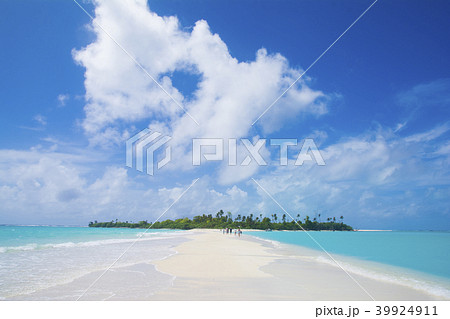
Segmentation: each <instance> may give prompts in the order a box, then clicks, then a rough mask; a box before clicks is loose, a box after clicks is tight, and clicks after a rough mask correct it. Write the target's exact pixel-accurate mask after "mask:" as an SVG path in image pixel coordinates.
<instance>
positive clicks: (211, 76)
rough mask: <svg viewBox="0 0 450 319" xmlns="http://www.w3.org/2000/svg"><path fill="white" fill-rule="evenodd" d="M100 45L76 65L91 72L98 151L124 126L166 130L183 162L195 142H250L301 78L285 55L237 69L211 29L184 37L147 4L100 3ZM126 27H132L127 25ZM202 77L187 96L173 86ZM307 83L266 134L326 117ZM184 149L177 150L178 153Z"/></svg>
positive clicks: (198, 26)
mask: <svg viewBox="0 0 450 319" xmlns="http://www.w3.org/2000/svg"><path fill="white" fill-rule="evenodd" d="M95 4H96V8H95V23H93V24H92V26H91V28H92V31H93V32H94V33H95V35H96V40H95V41H94V42H92V43H91V44H89V45H88V46H87V47H85V48H82V49H79V50H75V51H74V52H73V56H74V59H75V60H76V61H77V62H78V63H79V64H80V65H82V66H83V67H84V68H85V69H86V72H85V88H86V99H87V104H86V106H85V113H86V117H85V119H84V120H83V123H82V126H83V128H84V130H85V132H86V134H87V135H88V137H89V138H90V139H91V142H93V143H94V144H105V142H104V140H105V139H108V136H110V134H105V132H107V131H108V130H110V132H111V130H114V132H115V133H114V134H111V135H112V136H113V140H116V138H115V136H121V135H122V134H123V132H122V131H123V130H124V126H123V123H127V124H130V123H133V122H136V121H141V120H147V121H149V122H152V125H151V127H159V126H164V127H166V128H168V131H169V132H170V134H171V135H172V137H173V141H174V142H173V143H174V152H175V153H176V154H178V156H177V158H183V154H185V153H186V152H188V149H189V144H190V143H189V139H191V138H192V137H212V138H213V137H233V138H239V137H243V136H246V135H247V134H248V132H249V130H250V128H251V124H252V122H253V121H254V120H255V119H256V118H257V117H258V116H259V115H260V114H261V113H262V112H263V111H264V110H265V108H266V107H267V106H269V105H270V104H271V103H272V102H273V101H274V100H275V99H276V98H277V97H278V96H279V95H280V94H281V93H282V92H283V91H284V90H285V89H286V88H287V87H288V86H289V85H290V84H291V83H292V82H293V81H294V80H295V79H296V78H297V77H298V76H299V74H300V73H299V72H300V71H301V70H297V69H293V68H291V67H290V66H289V63H288V61H287V60H286V58H284V57H283V56H282V55H281V54H278V53H276V54H269V53H268V52H267V51H266V50H265V49H263V48H262V49H260V50H258V51H257V52H256V56H255V60H253V61H246V62H243V61H238V60H237V59H236V58H234V57H233V56H231V54H230V52H229V50H228V47H227V45H226V44H225V43H224V42H223V41H222V39H221V38H220V36H219V35H218V34H214V33H213V32H212V31H211V29H210V26H209V25H208V23H207V22H206V21H204V20H200V21H197V22H196V23H195V26H194V27H193V28H192V31H190V32H188V31H184V29H183V28H182V26H181V25H180V23H179V21H178V19H177V18H176V17H173V16H172V17H161V16H159V15H157V14H156V13H154V12H152V11H150V9H149V8H148V7H147V1H145V0H139V1H117V0H115V1H105V0H98V1H96V2H95ZM125 21H126V23H125ZM99 25H100V26H102V28H103V29H104V30H107V32H108V33H109V34H110V35H111V36H112V37H113V38H114V40H115V41H117V43H119V44H120V46H122V48H124V49H125V50H126V51H127V52H128V53H129V54H130V55H132V56H133V58H134V59H135V60H136V61H138V62H139V64H141V66H142V67H143V68H145V70H146V71H148V73H149V74H150V75H151V76H152V77H154V79H156V80H157V81H158V82H159V83H160V84H161V86H162V87H163V88H164V90H166V91H167V92H168V93H169V94H170V95H171V96H172V97H173V98H174V99H175V100H176V101H178V103H179V104H180V105H182V106H183V108H185V110H187V112H189V114H191V115H192V116H193V117H194V118H195V119H196V121H198V123H199V124H200V125H199V126H198V125H197V124H196V123H195V122H194V121H193V120H192V119H191V118H190V116H189V115H188V114H186V113H185V112H184V111H183V110H182V109H180V108H179V107H178V106H177V105H176V103H174V102H173V101H172V100H171V98H170V97H169V96H168V95H167V94H165V93H164V91H163V90H162V89H161V88H160V87H158V85H156V84H155V83H154V81H153V80H152V79H151V78H150V77H149V76H148V75H147V74H145V72H143V70H142V69H141V68H140V67H139V66H137V65H136V63H135V62H134V61H133V60H132V59H131V58H130V57H129V56H128V55H127V53H125V52H124V51H123V50H122V49H121V48H120V47H119V46H118V45H117V44H116V43H115V42H114V41H113V40H112V39H111V38H110V37H109V36H108V35H107V34H106V33H105V32H104V31H103V30H102V29H101V28H100V27H99ZM175 71H176V72H181V73H186V74H194V75H196V76H198V78H199V81H198V83H197V89H196V90H195V91H194V92H193V93H192V96H191V97H189V98H188V97H187V96H184V95H183V94H182V93H181V92H180V90H178V89H177V88H176V87H175V86H174V85H173V84H172V79H171V76H172V75H173V73H174V72H175ZM307 82H308V80H307V79H304V80H300V81H299V82H298V84H297V85H295V86H294V87H293V88H292V89H291V90H290V91H289V92H288V93H287V94H286V95H285V96H284V97H283V98H281V99H280V101H279V102H278V103H277V105H276V106H274V107H273V109H272V110H271V111H270V116H264V117H263V118H262V119H261V120H260V124H261V126H262V127H263V129H264V130H265V132H273V131H276V130H277V129H279V125H280V123H281V122H282V121H285V120H286V119H287V118H291V119H292V118H295V116H297V115H298V114H300V113H301V114H315V115H320V114H323V113H325V112H326V111H327V108H326V102H325V101H326V98H327V96H326V94H325V93H323V92H321V91H318V90H314V89H312V88H310V87H309V86H308V83H307ZM177 146H178V147H177Z"/></svg>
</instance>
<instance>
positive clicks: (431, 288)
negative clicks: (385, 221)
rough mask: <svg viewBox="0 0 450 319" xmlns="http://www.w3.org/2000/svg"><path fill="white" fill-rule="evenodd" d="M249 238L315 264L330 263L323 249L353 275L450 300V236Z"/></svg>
mask: <svg viewBox="0 0 450 319" xmlns="http://www.w3.org/2000/svg"><path fill="white" fill-rule="evenodd" d="M251 234H252V236H255V237H257V238H260V239H264V240H267V241H270V242H272V243H275V244H277V243H284V244H289V245H294V246H296V247H303V248H307V250H308V251H310V255H312V256H315V258H316V260H317V261H320V262H326V263H329V264H335V263H334V262H333V261H332V260H331V259H330V258H329V257H328V256H327V255H326V253H324V252H323V250H322V248H320V246H322V247H323V248H324V249H325V250H326V251H327V252H328V253H330V254H331V255H332V256H333V257H335V258H336V260H338V261H339V262H340V264H341V265H342V266H344V267H345V268H346V269H347V270H349V271H351V272H353V273H357V274H359V275H363V276H366V277H370V278H373V279H379V280H385V281H390V282H395V283H399V284H403V285H406V286H410V287H412V288H415V289H419V290H423V291H426V292H429V293H432V294H434V295H437V296H441V297H445V298H450V232H435V231H358V232H308V233H306V232H302V231H271V232H254V233H251ZM310 236H311V237H313V238H314V240H315V241H314V240H313V239H311V237H310ZM316 242H317V243H316ZM318 244H320V246H319V245H318Z"/></svg>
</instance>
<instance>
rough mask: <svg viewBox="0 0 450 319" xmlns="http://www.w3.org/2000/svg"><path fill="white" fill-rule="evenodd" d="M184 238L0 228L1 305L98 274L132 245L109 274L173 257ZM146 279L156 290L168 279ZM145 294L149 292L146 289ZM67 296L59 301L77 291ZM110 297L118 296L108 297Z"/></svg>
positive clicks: (95, 294) (163, 233) (155, 275)
mask: <svg viewBox="0 0 450 319" xmlns="http://www.w3.org/2000/svg"><path fill="white" fill-rule="evenodd" d="M183 234H184V232H183V231H170V230H169V231H168V230H148V231H147V232H145V234H144V230H143V229H127V228H88V227H52V226H0V300H2V299H3V300H5V299H6V300H7V299H26V300H30V299H31V300H33V297H29V296H32V295H30V294H34V293H39V292H40V291H43V290H45V289H47V288H51V287H53V286H58V285H64V284H67V283H70V282H72V281H73V280H75V279H77V278H81V277H83V276H85V275H88V274H91V273H94V272H98V271H103V270H104V269H106V268H108V267H109V266H110V265H111V264H112V263H113V262H114V261H115V260H116V258H117V257H118V256H120V255H121V254H122V253H123V252H124V251H126V250H127V249H128V248H129V247H130V246H131V245H132V244H133V243H134V244H133V246H132V248H131V249H129V250H128V251H127V252H126V254H125V255H124V256H123V258H121V259H120V260H119V261H118V262H117V263H116V264H115V265H114V269H113V270H114V271H116V272H117V271H120V270H123V271H130V270H127V269H128V268H129V267H135V266H136V265H144V264H145V265H148V263H149V261H152V260H158V259H164V258H167V257H168V256H170V255H172V254H174V253H175V251H174V250H173V249H172V248H173V247H175V246H176V245H178V244H180V243H181V242H183V241H184V240H185V239H184V238H183ZM139 237H141V238H140V239H139V241H136V239H137V238H139ZM127 267H128V268H127ZM147 267H149V266H147ZM145 278H146V279H147V280H149V281H151V283H152V286H154V287H155V289H156V288H157V287H164V286H167V285H170V278H169V279H168V278H167V275H166V276H165V277H164V276H162V275H161V274H160V273H159V272H157V271H156V270H154V271H150V272H147V274H146V277H145ZM146 292H148V293H151V288H149V289H147V290H146ZM69 294H70V295H67V296H62V298H63V299H64V300H76V298H77V296H78V295H79V294H80V291H73V292H70V293H69ZM89 294H91V296H92V298H93V299H99V298H102V297H101V296H102V294H105V292H99V291H96V290H95V289H91V290H90V291H89ZM114 294H117V292H110V295H111V296H113V295H114ZM87 297H89V296H87ZM38 299H40V297H39V298H38Z"/></svg>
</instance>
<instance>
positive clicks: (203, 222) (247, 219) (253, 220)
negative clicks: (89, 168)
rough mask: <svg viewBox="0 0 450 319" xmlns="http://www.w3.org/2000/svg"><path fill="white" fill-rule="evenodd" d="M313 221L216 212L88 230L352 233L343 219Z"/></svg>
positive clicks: (107, 224)
mask: <svg viewBox="0 0 450 319" xmlns="http://www.w3.org/2000/svg"><path fill="white" fill-rule="evenodd" d="M318 219H319V220H317V218H313V220H311V219H310V218H309V216H306V217H305V218H304V219H303V220H300V214H298V215H297V218H296V220H295V221H294V220H291V221H287V216H286V214H283V215H282V216H281V220H279V219H278V216H277V214H273V215H271V218H269V217H263V215H262V214H261V215H259V216H258V217H255V216H254V215H253V214H250V215H249V216H241V215H237V216H236V218H235V219H233V216H232V214H231V213H230V212H228V213H226V214H225V213H224V212H223V211H222V210H221V211H219V212H218V213H217V214H216V216H215V217H213V216H212V215H211V214H209V215H205V214H203V215H201V216H195V217H194V218H193V219H192V220H191V219H189V218H181V219H176V220H170V219H167V220H164V221H161V222H159V221H158V222H155V223H149V222H148V221H140V222H138V223H133V222H128V221H126V222H121V221H118V220H117V219H116V220H115V221H114V220H112V221H110V222H100V223H99V222H97V221H95V222H90V223H89V227H127V228H149V227H151V228H154V229H161V228H167V229H193V228H216V229H222V228H233V229H234V228H238V227H240V228H242V229H263V230H265V229H272V230H301V229H302V228H303V229H304V230H332V231H334V230H347V231H350V230H353V228H352V227H351V226H349V225H346V224H344V216H341V217H339V219H340V222H336V218H335V217H329V218H327V219H326V222H320V214H319V215H318Z"/></svg>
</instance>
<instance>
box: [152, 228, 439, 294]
mask: <svg viewBox="0 0 450 319" xmlns="http://www.w3.org/2000/svg"><path fill="white" fill-rule="evenodd" d="M246 234H248V232H246V233H244V235H243V236H242V237H236V236H235V235H226V234H225V235H224V234H222V233H221V232H219V231H218V230H194V231H192V236H189V237H190V239H191V241H188V242H185V243H182V244H181V245H179V246H178V247H176V250H177V252H178V253H177V254H176V255H173V256H172V257H169V258H167V259H165V260H161V261H158V262H156V263H155V265H156V267H157V269H158V270H159V271H161V272H164V273H167V274H170V275H172V276H176V279H175V280H174V281H173V285H172V286H171V287H169V288H167V289H163V290H161V291H159V292H157V293H156V294H154V295H153V296H152V297H151V298H150V299H151V300H371V297H370V296H369V295H368V294H367V293H366V292H365V291H364V290H363V289H362V288H361V287H360V286H359V285H361V286H362V287H364V289H365V290H366V291H367V292H368V293H369V294H370V295H371V296H372V297H373V298H374V299H375V300H437V298H436V297H434V296H432V295H428V294H426V293H424V292H421V291H418V290H415V289H412V288H409V287H405V286H401V285H396V284H392V283H387V282H381V281H377V280H373V279H369V278H366V277H362V276H358V275H354V274H351V276H352V277H353V278H354V279H355V280H356V281H357V282H358V283H359V285H358V284H357V283H355V281H354V280H352V278H350V277H349V276H348V275H347V274H346V273H345V272H344V271H343V270H342V269H340V268H338V267H334V266H332V265H327V264H325V263H319V262H317V261H314V260H312V259H311V260H308V259H305V258H302V259H300V258H296V257H299V256H295V255H292V254H293V251H289V249H286V248H285V247H279V248H277V249H274V248H273V247H270V246H269V245H264V244H263V241H257V240H254V239H253V240H252V239H251V238H250V239H249V238H248V235H246Z"/></svg>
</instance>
